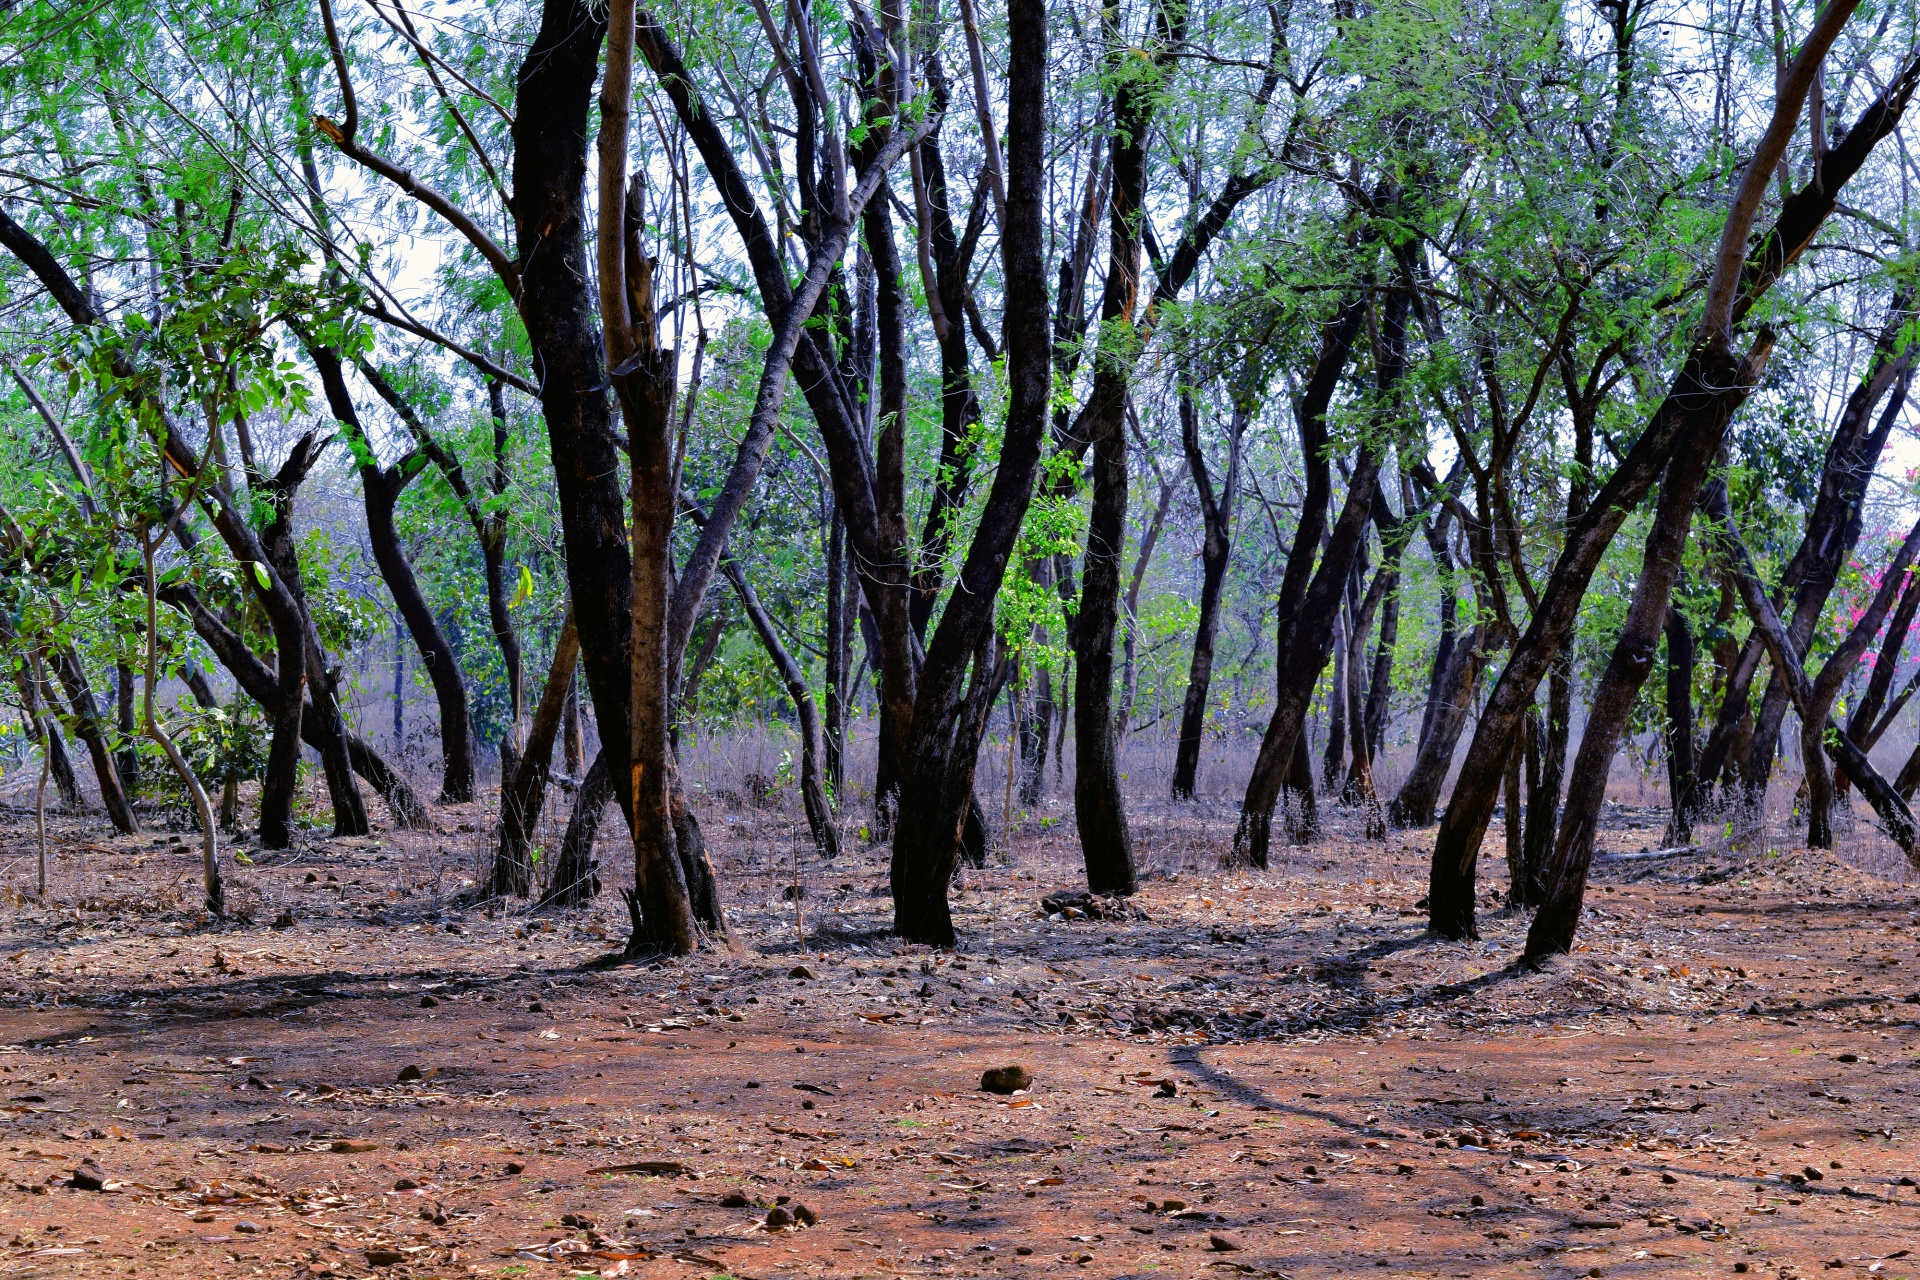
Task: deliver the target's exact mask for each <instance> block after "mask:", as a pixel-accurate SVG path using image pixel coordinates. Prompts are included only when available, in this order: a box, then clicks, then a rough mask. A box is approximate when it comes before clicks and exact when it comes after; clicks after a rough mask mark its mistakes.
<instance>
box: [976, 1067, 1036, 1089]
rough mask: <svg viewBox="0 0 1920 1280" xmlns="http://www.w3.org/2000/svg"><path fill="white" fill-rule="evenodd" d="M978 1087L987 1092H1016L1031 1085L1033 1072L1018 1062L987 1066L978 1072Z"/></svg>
mask: <svg viewBox="0 0 1920 1280" xmlns="http://www.w3.org/2000/svg"><path fill="white" fill-rule="evenodd" d="M980 1087H981V1088H982V1089H984V1090H985V1091H986V1092H988V1093H1016V1092H1018V1091H1019V1090H1021V1089H1030V1088H1032V1087H1033V1073H1032V1072H1030V1071H1028V1070H1027V1069H1026V1068H1025V1067H1023V1066H1020V1065H1019V1064H1018V1063H1013V1064H1010V1065H1008V1066H1004V1067H989V1068H988V1069H987V1070H986V1071H983V1072H981V1073H980Z"/></svg>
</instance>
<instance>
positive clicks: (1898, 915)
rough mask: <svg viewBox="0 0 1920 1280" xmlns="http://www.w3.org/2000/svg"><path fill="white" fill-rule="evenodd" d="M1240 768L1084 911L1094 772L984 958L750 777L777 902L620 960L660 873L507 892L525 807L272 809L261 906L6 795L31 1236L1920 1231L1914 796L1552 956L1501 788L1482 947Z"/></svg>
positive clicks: (272, 1247)
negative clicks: (902, 904)
mask: <svg viewBox="0 0 1920 1280" xmlns="http://www.w3.org/2000/svg"><path fill="white" fill-rule="evenodd" d="M1223 813H1225V810H1224V808H1221V807H1219V806H1210V805H1201V806H1192V805H1189V806H1177V807H1176V806H1158V807H1153V806H1142V810H1141V812H1140V813H1139V814H1138V815H1137V818H1138V822H1139V827H1140V831H1141V840H1142V848H1143V855H1142V860H1143V862H1144V863H1145V864H1146V866H1147V869H1148V878H1147V879H1146V880H1145V882H1144V884H1143V886H1142V889H1141V892H1140V894H1139V895H1138V897H1137V898H1136V899H1135V900H1134V901H1135V903H1136V905H1137V906H1138V908H1139V909H1140V912H1141V916H1140V918H1135V919H1125V920H1113V919H1097V920H1089V919H1082V920H1072V919H1066V918H1058V919H1049V918H1047V916H1046V915H1045V914H1043V912H1042V910H1041V908H1040V899H1041V897H1042V896H1043V895H1044V894H1046V893H1048V892H1051V891H1054V890H1058V889H1063V888H1066V889H1070V888H1072V887H1074V886H1075V884H1076V879H1077V878H1076V874H1075V868H1074V866H1073V865H1072V863H1071V861H1070V858H1071V856H1072V843H1071V839H1070V836H1069V834H1068V832H1069V831H1070V827H1071V812H1070V809H1066V810H1063V813H1062V815H1061V820H1059V821H1056V822H1054V823H1052V824H1050V825H1048V826H1046V827H1045V828H1043V829H1042V828H1038V827H1036V828H1035V829H1034V830H1033V831H1032V832H1031V833H1030V834H1028V835H1025V836H1022V837H1020V839H1019V840H1017V841H1016V843H1015V844H1014V846H1013V847H1012V848H1011V849H1010V850H1009V851H1007V854H1006V855H1005V856H1004V857H1003V859H1002V860H1001V862H1000V864H999V865H995V866H994V867H992V868H990V869H988V870H986V871H983V872H969V873H967V874H966V876H965V884H964V889H963V890H962V891H961V892H960V893H959V894H958V895H957V899H956V915H957V918H958V923H959V928H960V930H961V932H962V935H963V938H964V941H963V942H962V944H961V945H960V946H959V947H958V948H957V949H955V950H953V951H950V952H933V951H930V950H928V949H927V948H924V947H913V946H904V945H901V944H899V943H897V942H895V941H893V940H892V939H890V938H889V937H888V936H887V935H886V934H885V932H884V929H885V926H886V925H887V923H888V919H889V903H888V899H887V898H886V896H885V883H886V881H885V874H886V873H885V865H886V864H885V850H884V849H881V848H874V847H868V846H862V845H860V844H859V843H858V842H857V841H853V842H850V846H851V849H852V851H851V852H850V853H849V854H848V855H847V856H845V857H844V858H843V859H842V860H841V861H840V862H839V863H838V864H837V865H832V866H821V865H818V864H814V865H810V866H807V867H805V868H804V875H805V883H806V886H807V892H806V894H805V896H803V897H802V898H800V899H799V901H798V902H797V903H796V902H795V901H792V900H789V899H788V898H787V897H786V896H785V892H784V891H785V888H786V887H787V886H788V885H789V884H790V883H791V880H792V877H793V875H794V867H793V865H792V861H791V858H792V850H793V847H794V840H795V833H794V827H795V820H794V817H793V816H792V815H790V814H787V813H784V812H780V811H769V810H753V809H740V810H736V811H733V812H724V811H721V810H719V809H715V810H714V811H712V812H710V813H708V814H707V819H706V820H707V826H708V828H709V831H710V837H711V839H712V842H713V845H714V848H715V851H716V855H717V861H718V863H719V865H720V869H721V873H722V876H723V878H724V879H725V880H726V882H727V884H728V885H729V886H730V895H731V896H730V904H729V905H730V910H731V913H732V919H733V922H734V924H735V926H736V929H737V934H738V936H737V941H736V943H735V945H734V946H733V947H731V948H714V949H711V950H708V951H706V952H703V953H702V954H700V955H699V956H697V957H695V958H693V959H691V960H686V961H674V962H670V963H663V964H652V965H624V966H620V965H614V966H601V965H597V964H596V961H600V960H602V959H603V958H604V957H606V956H608V955H609V953H610V952H612V951H615V950H617V949H618V945H619V941H620V937H621V935H622V933H623V931H624V929H623V925H624V917H623V913H622V911H621V909H620V905H619V903H618V901H617V898H616V895H614V894H612V893H611V892H609V893H607V894H606V895H604V897H603V899H602V901H601V902H600V903H599V904H598V905H597V906H596V907H595V908H594V909H592V910H590V911H588V912H585V913H580V914H576V915H571V916H568V915H528V914H527V913H526V912H525V910H524V907H522V906H519V905H515V906H514V907H513V909H510V910H498V911H495V912H494V913H492V914H489V913H488V912H486V911H485V910H484V909H479V908H474V907H462V906H460V905H459V901H458V898H457V894H458V892H459V891H460V889H461V887H462V885H461V880H462V878H463V877H471V875H472V874H473V869H474V859H475V855H476V853H477V851H478V849H479V847H480V846H481V843H482V840H481V836H480V835H479V834H477V832H478V831H479V830H483V829H484V825H485V822H486V817H485V813H484V810H483V808H482V807H481V806H479V805H476V806H473V807H472V809H471V811H460V810H443V811H442V812H441V814H440V819H441V821H442V823H443V826H444V830H443V831H442V832H441V833H435V834H426V835H408V836H404V837H395V836H391V835H387V834H381V835H377V836H376V837H374V838H369V839H364V840H343V841H333V840H327V839H323V838H319V837H318V836H315V837H313V838H311V839H309V840H308V841H307V842H306V843H304V844H303V845H302V847H301V848H299V849H298V850H297V851H296V852H294V853H291V854H285V855H277V856H273V857H268V856H265V855H256V856H255V857H254V860H253V861H252V863H251V864H250V865H247V866H243V867H240V868H237V869H236V870H235V872H234V876H233V880H234V882H235V883H234V890H233V893H234V898H235V901H236V902H237V904H238V905H239V907H240V908H241V909H242V910H243V911H244V912H245V913H246V914H247V916H248V917H249V919H247V920H244V921H243V920H237V919H232V918H230V919H229V920H227V921H225V922H214V921H209V920H207V919H206V918H205V917H204V916H203V914H202V913H201V912H200V911H198V910H197V909H196V898H197V893H198V888H197V863H198V858H197V853H196V852H195V851H194V849H193V847H192V846H191V845H189V844H186V843H182V842H181V840H180V838H179V837H177V836H168V835H165V834H161V835H151V834H150V835H144V836H140V837H133V838H121V839H116V838H112V837H111V836H110V835H108V834H105V833H103V829H102V828H101V827H100V826H99V825H98V823H97V821H95V822H82V821H79V820H75V819H69V818H61V819H58V820H57V821H56V822H55V824H54V831H53V840H52V843H53V847H54V849H55V853H56V855H57V856H56V875H55V880H54V883H53V885H52V886H51V891H50V893H49V895H48V898H47V899H46V900H44V901H43V900H39V899H38V898H37V897H36V896H34V895H32V894H23V892H22V890H25V889H28V888H30V887H31V883H32V882H31V870H32V866H33V851H34V848H35V845H34V840H33V822H32V815H31V813H30V812H23V811H21V810H19V809H18V808H13V809H8V810H5V811H4V812H0V882H9V881H10V883H11V886H12V887H11V888H7V889H5V893H6V897H7V902H6V904H5V905H4V906H0V954H4V955H5V957H6V964H5V968H4V969H3V970H0V1116H3V1117H4V1126H3V1127H0V1276H5V1277H25V1276H68V1275H91V1276H103V1275H133V1276H155V1277H182V1278H184V1277H212V1276H253V1275H265V1276H290V1275H294V1276H325V1275H332V1276H363V1275H369V1274H377V1275H383V1276H396V1277H398V1276H405V1277H428V1276H439V1277H453V1276H467V1275H487V1276H523V1277H530V1278H532V1280H540V1278H542V1277H549V1276H551V1277H572V1276H577V1275H597V1276H633V1277H687V1278H688V1280H700V1278H702V1277H711V1276H714V1275H717V1274H722V1273H724V1274H726V1275H730V1276H735V1277H741V1278H743V1280H769V1278H771V1277H777V1276H804V1275H813V1274H820V1275H828V1276H835V1277H842V1276H844V1277H854V1276H868V1277H901V1276H946V1277H958V1276H969V1275H995V1276H1070V1275H1085V1276H1100V1277H1113V1276H1122V1275H1126V1276H1155V1277H1160V1276H1167V1277H1182V1278H1190V1277H1224V1276H1234V1275H1247V1276H1267V1277H1281V1276H1291V1277H1298V1278H1301V1280H1304V1278H1305V1277H1318V1276H1326V1275H1332V1274H1339V1273H1354V1272H1361V1271H1364V1272H1365V1273H1366V1274H1379V1275H1418V1276H1445V1277H1456V1276H1464V1277H1478V1276H1496V1275H1499V1276H1507V1275H1545V1276H1579V1275H1587V1276H1599V1275H1606V1276H1621V1277H1625V1276H1638V1275H1723V1274H1733V1273H1737V1272H1748V1273H1756V1274H1767V1275H1779V1276H1785V1277H1793V1276H1802V1277H1805V1276H1811V1275H1815V1274H1819V1273H1822V1272H1823V1271H1824V1270H1827V1269H1835V1268H1846V1269H1856V1268H1857V1269H1859V1270H1861V1271H1865V1272H1871V1273H1874V1274H1876V1275H1884V1276H1890V1277H1898V1276H1908V1275H1916V1276H1920V1188H1916V1187H1915V1186H1914V1179H1915V1175H1920V1159H1916V1154H1915V1148H1916V1135H1920V1003H1916V1002H1920V911H1916V905H1917V904H1916V901H1915V895H1914V884H1913V881H1912V880H1911V879H1909V878H1908V877H1907V876H1906V875H1905V873H1903V872H1898V871H1890V870H1888V869H1887V868H1886V867H1885V866H1884V865H1881V869H1880V872H1879V874H1870V873H1869V872H1868V871H1865V870H1862V869H1860V866H1859V865H1857V864H1859V863H1860V862H1861V861H1862V860H1861V859H1860V858H1857V857H1852V856H1850V852H1849V851H1850V850H1851V849H1853V848H1855V847H1856V846H1855V845H1854V843H1853V842H1854V841H1855V840H1856V839H1857V840H1858V841H1860V842H1861V843H1860V845H1859V846H1858V847H1861V848H1864V847H1865V845H1866V843H1868V842H1878V844H1876V846H1875V847H1876V848H1879V846H1881V845H1884V843H1885V842H1884V840H1882V839H1881V837H1879V836H1878V835H1877V834H1875V833H1873V832H1872V831H1871V829H1870V828H1869V827H1868V826H1867V824H1866V823H1865V821H1864V820H1863V821H1861V822H1860V823H1859V824H1858V826H1857V827H1856V828H1855V829H1854V831H1853V832H1851V833H1849V832H1845V831H1843V833H1842V838H1841V843H1842V845H1843V848H1842V849H1841V850H1840V852H1839V855H1838V856H1835V855H1832V854H1826V853H1809V852H1805V851H1795V850H1792V849H1783V850H1775V851H1773V852H1769V853H1763V854H1759V855H1757V856H1747V855H1736V854H1732V853H1728V852H1726V851H1724V850H1722V851H1720V852H1717V853H1713V852H1710V853H1703V854H1700V855H1698V856H1690V857H1679V858H1671V859H1654V860H1647V861H1640V862H1607V863H1603V864H1602V865H1601V866H1599V867H1598V869H1597V873H1596V884H1595V887H1594V890H1593V892H1592V893H1591V894H1590V896H1589V899H1588V903H1589V908H1590V909H1589V911H1588V913H1587V916H1586V919H1585V922H1584V927H1583V933H1582V939H1583V945H1582V946H1581V947H1580V950H1579V952H1578V953H1577V954H1576V955H1575V956H1573V957H1570V958H1569V959H1568V960H1567V961H1566V962H1564V963H1562V964H1560V965H1558V966H1557V967H1555V968H1553V969H1551V970H1549V971H1547V972H1544V973H1524V972H1521V971H1518V970H1517V969H1515V968H1514V967H1513V965H1512V961H1513V960H1514V958H1515V957H1516V956H1517V955H1518V953H1519V948H1520V942H1521V939H1522V936H1523V932H1524V927H1525V921H1524V919H1523V918H1522V917H1519V916H1517V915H1515V914H1513V913H1510V912H1506V911H1503V910H1501V909H1500V908H1499V906H1498V905H1497V900H1494V899H1495V894H1496V891H1497V890H1498V889H1499V888H1500V887H1502V886H1503V883H1504V879H1505V876H1504V872H1503V869H1502V868H1501V865H1500V860H1499V859H1500V855H1499V826H1498V824H1497V823H1496V825H1495V831H1494V833H1493V835H1492V837H1491V839H1490V846H1491V847H1490V848H1489V850H1488V852H1487V853H1486V854H1485V855H1483V859H1482V866H1483V868H1485V869H1486V874H1487V876H1488V877H1489V878H1490V880H1491V881H1492V883H1491V885H1490V886H1488V896H1489V900H1488V901H1487V902H1486V903H1485V905H1484V908H1483V912H1482V918H1481V927H1482V932H1483V935H1484V936H1483V939H1482V940H1481V941H1480V942H1478V943H1475V944H1472V945H1454V944H1443V943H1437V942H1434V941H1432V940H1430V939H1428V938H1426V937H1424V936H1423V933H1422V928H1423V917H1422V915H1421V914H1420V913H1418V912H1416V911H1415V909H1414V903H1415V902H1416V900H1418V899H1419V898H1420V897H1421V895H1422V894H1423V893H1424V891H1425V876H1426V871H1425V860H1426V855H1427V851H1428V850H1429V849H1430V848H1431V844H1432V838H1433V833H1432V832H1431V831H1425V832H1408V833H1404V834H1400V835H1396V836H1395V837H1393V838H1392V840H1391V841H1390V842H1385V843H1369V842H1365V841H1361V840H1358V839H1356V838H1354V835H1353V833H1351V832H1347V831H1346V830H1345V829H1344V827H1342V826H1341V824H1342V823H1344V822H1346V821H1347V819H1345V818H1341V817H1339V816H1337V815H1336V818H1335V826H1336V828H1339V829H1337V830H1335V831H1334V832H1333V833H1332V834H1330V835H1328V836H1327V837H1326V838H1325V839H1324V840H1323V841H1322V842H1321V843H1319V844H1317V845H1316V846H1314V847H1312V848H1306V849H1292V850H1287V851H1285V853H1284V855H1283V856H1282V857H1281V858H1280V860H1279V862H1278V864H1277V865H1276V866H1275V867H1274V868H1273V869H1272V870H1269V871H1263V872H1257V873H1249V872H1223V871H1221V870H1219V869H1218V860H1219V853H1220V851H1221V848H1222V846H1223V845H1224V843H1225V840H1226V837H1227V835H1228V833H1229V832H1230V830H1231V826H1230V821H1229V820H1228V817H1223V816H1222V815H1223ZM1229 817H1230V815H1229ZM1663 821H1664V813H1662V812H1659V811H1653V810H1636V809H1632V808H1618V807H1615V808H1610V809H1609V813H1608V819H1607V830H1606V832H1605V839H1604V844H1605V847H1606V848H1608V849H1610V850H1613V851H1616V852H1619V851H1632V850H1638V849H1642V848H1645V847H1647V846H1648V845H1649V844H1653V843H1657V842H1658V835H1659V831H1660V828H1661V826H1662V824H1663ZM602 856H603V857H604V858H606V859H607V861H608V862H609V864H610V865H611V864H612V863H615V862H617V861H618V860H619V853H618V849H617V848H616V847H612V843H611V842H609V844H608V845H603V848H602ZM1875 856H1876V857H1878V856H1879V854H1876V855H1875ZM1882 864H1884V859H1883V860H1882ZM1009 1064H1019V1065H1022V1066H1024V1067H1026V1068H1028V1069H1029V1070H1030V1071H1031V1072H1032V1076H1033V1083H1032V1087H1031V1089H1030V1090H1027V1091H1023V1092H1019V1093H1016V1094H1014V1095H1012V1096H998V1095H995V1094H990V1093H986V1092H983V1091H981V1089H980V1087H979V1086H980V1082H981V1073H982V1072H983V1070H985V1069H988V1068H993V1067H1000V1066H1003V1065H1009ZM803 1207H804V1209H805V1211H806V1212H802V1208H803ZM796 1216H797V1217H798V1218H799V1219H800V1220H801V1221H800V1222H798V1223H794V1225H791V1226H784V1227H783V1222H793V1219H794V1218H795V1217H796ZM1909 1250H1914V1251H1915V1254H1913V1255H1909V1253H1908V1251H1909Z"/></svg>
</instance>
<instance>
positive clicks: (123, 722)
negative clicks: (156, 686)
mask: <svg viewBox="0 0 1920 1280" xmlns="http://www.w3.org/2000/svg"><path fill="white" fill-rule="evenodd" d="M113 675H114V685H115V687H114V693H115V695H116V696H115V704H116V705H115V707H114V711H115V713H116V717H117V718H116V724H117V726H118V728H119V730H120V750H118V751H117V752H115V753H114V759H113V764H114V768H116V769H118V770H119V771H120V785H121V786H122V787H125V788H126V791H127V794H128V795H129V796H132V795H135V794H137V793H138V792H139V790H140V753H139V751H137V750H136V749H135V746H134V744H135V743H136V742H138V741H139V739H140V733H139V727H138V726H137V725H136V724H135V723H134V718H133V703H134V689H133V668H132V667H130V666H128V665H127V664H126V663H124V662H122V663H120V664H119V665H118V666H116V667H114V669H113Z"/></svg>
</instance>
